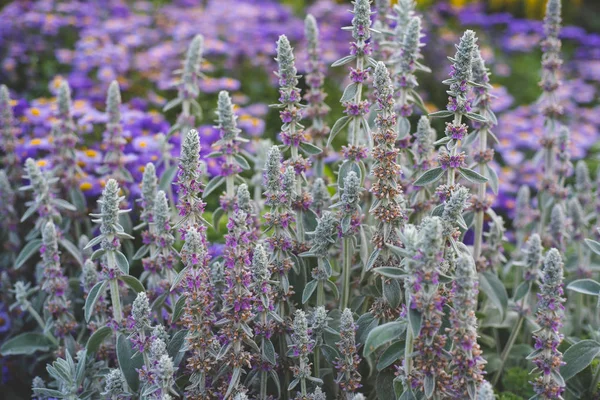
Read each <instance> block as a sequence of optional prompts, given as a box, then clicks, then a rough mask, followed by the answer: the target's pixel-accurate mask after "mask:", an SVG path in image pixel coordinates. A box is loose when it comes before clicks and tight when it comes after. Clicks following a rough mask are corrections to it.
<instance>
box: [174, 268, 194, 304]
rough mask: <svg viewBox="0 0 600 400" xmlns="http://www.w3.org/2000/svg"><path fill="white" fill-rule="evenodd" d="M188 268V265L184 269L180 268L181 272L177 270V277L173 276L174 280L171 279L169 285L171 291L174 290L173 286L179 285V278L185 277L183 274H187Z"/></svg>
mask: <svg viewBox="0 0 600 400" xmlns="http://www.w3.org/2000/svg"><path fill="white" fill-rule="evenodd" d="M188 269H190V267H189V266H187V267H185V268H184V269H182V270H181V272H179V274H177V277H176V278H175V280H174V281H173V284H172V285H171V292H172V291H174V290H175V288H176V287H177V285H179V282H181V280H182V279H183V278H185V275H186V274H187V271H188ZM184 297H185V296H184Z"/></svg>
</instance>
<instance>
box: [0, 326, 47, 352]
mask: <svg viewBox="0 0 600 400" xmlns="http://www.w3.org/2000/svg"><path fill="white" fill-rule="evenodd" d="M53 347H54V344H53V343H52V342H51V341H50V339H48V338H47V337H46V336H44V335H43V334H41V333H37V332H26V333H22V334H20V335H18V336H15V337H13V338H10V339H8V340H7V341H6V342H4V343H3V344H2V347H0V354H2V355H3V356H5V357H6V356H15V355H30V354H33V353H35V352H36V351H44V352H47V351H49V350H50V349H52V348H53Z"/></svg>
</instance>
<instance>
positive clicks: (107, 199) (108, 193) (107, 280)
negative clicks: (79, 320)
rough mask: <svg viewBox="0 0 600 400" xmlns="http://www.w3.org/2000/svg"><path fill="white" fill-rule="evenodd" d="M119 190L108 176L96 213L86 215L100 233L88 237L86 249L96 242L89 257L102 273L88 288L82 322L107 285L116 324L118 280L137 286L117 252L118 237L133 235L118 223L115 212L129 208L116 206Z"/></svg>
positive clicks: (118, 319) (120, 316)
mask: <svg viewBox="0 0 600 400" xmlns="http://www.w3.org/2000/svg"><path fill="white" fill-rule="evenodd" d="M119 192H120V188H119V184H118V183H117V181H116V180H114V179H109V180H108V182H106V186H105V187H104V190H103V191H102V196H101V198H100V199H99V200H98V205H99V206H100V212H99V213H97V214H90V215H91V216H92V217H93V218H95V219H93V220H92V221H93V222H95V223H97V224H100V234H99V235H98V236H96V237H95V238H94V239H92V240H90V241H89V243H88V244H87V246H86V248H92V247H95V246H97V245H100V248H99V249H98V250H96V251H94V253H93V254H92V260H95V259H100V264H101V266H102V275H103V276H102V280H101V281H100V282H98V283H97V284H96V285H95V286H94V287H93V288H92V289H91V291H90V294H89V295H88V298H87V299H86V302H85V307H84V312H85V320H86V322H88V321H89V320H90V317H91V316H92V312H93V310H94V306H95V303H96V301H97V300H98V299H99V297H100V296H101V295H102V294H103V293H104V291H105V290H106V288H107V287H108V288H109V291H110V297H111V304H112V318H113V320H114V321H115V323H116V324H117V326H120V325H121V322H122V321H123V307H122V303H121V294H120V290H119V286H120V282H124V283H125V284H127V285H131V286H134V287H138V286H137V285H139V286H141V284H139V282H138V281H137V279H136V278H134V277H132V276H130V275H129V261H128V260H127V257H126V256H125V254H123V253H122V252H121V240H123V239H133V236H131V235H129V234H128V233H126V232H125V230H124V229H123V226H121V224H120V223H119V215H121V214H124V213H127V212H129V211H130V210H122V209H121V208H120V204H121V202H122V201H123V197H122V196H121V195H120V193H119Z"/></svg>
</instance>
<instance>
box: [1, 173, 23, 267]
mask: <svg viewBox="0 0 600 400" xmlns="http://www.w3.org/2000/svg"><path fill="white" fill-rule="evenodd" d="M18 225H19V216H18V212H17V193H16V192H15V190H14V189H13V187H12V185H11V183H10V180H9V178H8V175H7V174H6V171H5V170H3V169H0V228H1V229H2V233H0V243H2V245H3V248H4V251H3V252H2V254H0V266H2V267H3V268H9V267H12V266H13V265H14V262H15V259H16V257H17V254H18V252H19V249H20V248H21V238H20V237H19V227H18Z"/></svg>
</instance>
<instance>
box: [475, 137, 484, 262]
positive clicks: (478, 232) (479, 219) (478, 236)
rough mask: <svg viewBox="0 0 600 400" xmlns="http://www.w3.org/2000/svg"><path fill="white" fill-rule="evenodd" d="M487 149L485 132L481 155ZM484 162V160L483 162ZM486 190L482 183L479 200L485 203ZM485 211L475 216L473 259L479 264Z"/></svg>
mask: <svg viewBox="0 0 600 400" xmlns="http://www.w3.org/2000/svg"><path fill="white" fill-rule="evenodd" d="M486 149H487V130H483V131H482V132H481V133H480V134H479V151H480V153H481V154H483V152H484V151H485V150H486ZM482 161H483V160H482ZM479 173H480V174H481V175H485V163H484V162H482V163H481V164H479ZM485 188H486V183H485V182H482V183H480V184H479V185H478V187H477V198H478V200H479V201H481V202H483V201H485ZM483 219H484V215H483V209H479V210H477V214H476V215H475V239H474V242H473V258H474V259H475V262H476V263H477V260H478V259H479V257H480V256H481V245H482V241H483Z"/></svg>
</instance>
